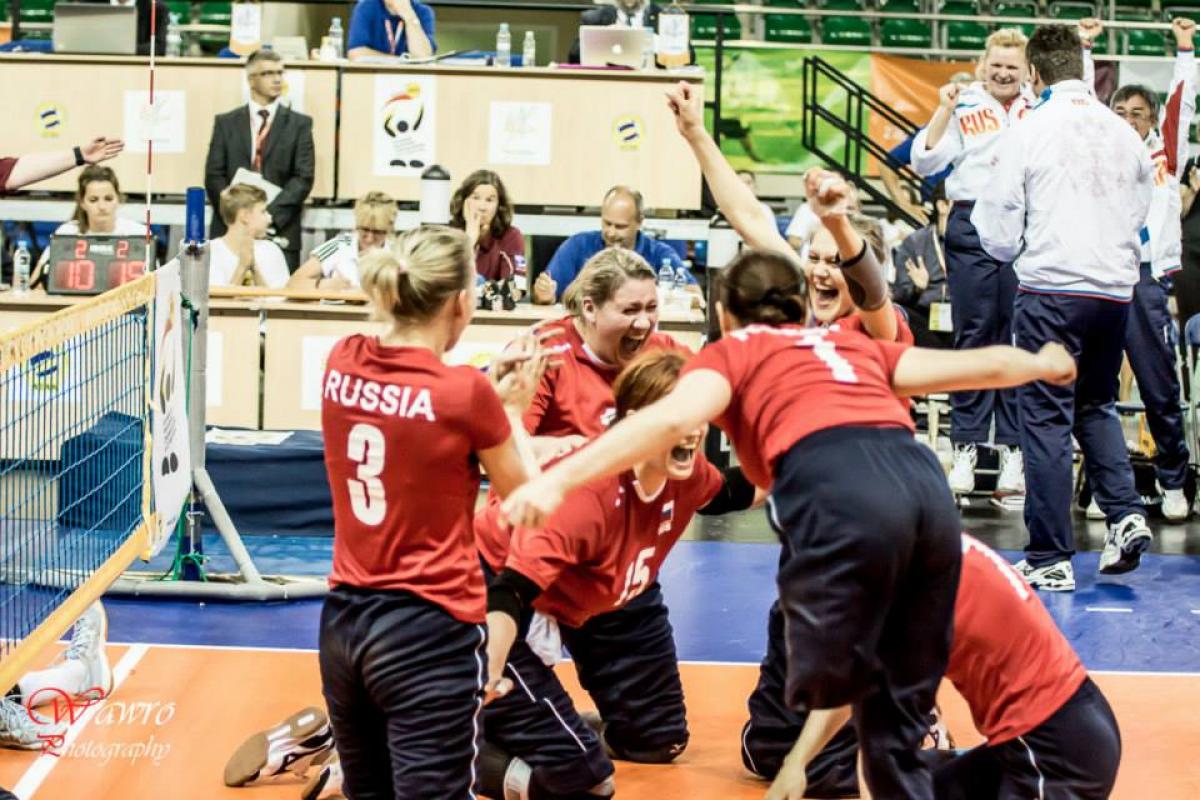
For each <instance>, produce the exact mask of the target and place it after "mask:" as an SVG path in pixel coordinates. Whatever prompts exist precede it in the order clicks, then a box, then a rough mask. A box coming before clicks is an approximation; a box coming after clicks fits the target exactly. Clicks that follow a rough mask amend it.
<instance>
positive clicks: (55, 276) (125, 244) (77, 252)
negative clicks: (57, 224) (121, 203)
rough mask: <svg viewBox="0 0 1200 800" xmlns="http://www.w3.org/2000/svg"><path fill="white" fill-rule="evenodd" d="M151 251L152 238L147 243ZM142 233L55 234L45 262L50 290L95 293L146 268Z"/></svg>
mask: <svg viewBox="0 0 1200 800" xmlns="http://www.w3.org/2000/svg"><path fill="white" fill-rule="evenodd" d="M150 251H151V256H153V253H154V245H153V242H152V243H151V246H150ZM145 256H146V240H145V239H144V238H142V237H141V236H54V237H51V239H50V259H49V263H48V264H47V287H46V291H47V292H48V293H49V294H77V295H95V294H101V293H103V292H106V291H108V290H109V289H112V288H113V287H114V286H120V285H121V284H123V283H128V282H129V281H131V280H134V279H135V278H140V277H141V276H142V275H144V274H145V272H146V259H145Z"/></svg>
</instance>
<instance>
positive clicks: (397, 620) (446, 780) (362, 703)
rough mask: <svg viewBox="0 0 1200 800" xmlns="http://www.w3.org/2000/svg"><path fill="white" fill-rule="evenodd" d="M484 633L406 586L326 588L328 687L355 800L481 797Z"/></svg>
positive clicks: (324, 668) (324, 674)
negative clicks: (478, 768)
mask: <svg viewBox="0 0 1200 800" xmlns="http://www.w3.org/2000/svg"><path fill="white" fill-rule="evenodd" d="M485 638H486V630H485V628H484V627H483V626H482V625H472V624H469V623H465V622H460V621H459V620H457V619H455V618H454V617H452V616H450V614H448V613H447V612H446V611H445V610H444V609H442V608H440V607H439V606H436V605H433V604H432V603H429V602H428V601H426V600H424V599H421V598H419V597H416V596H414V595H412V594H409V593H407V592H381V591H375V590H366V589H354V588H348V587H338V588H335V589H333V590H331V591H330V592H329V595H328V596H327V597H326V598H325V605H324V607H323V608H322V610H321V638H320V664H321V684H322V687H323V689H324V694H325V704H326V707H327V708H328V710H329V721H330V724H331V725H332V727H333V735H334V740H335V741H336V742H337V749H338V754H339V755H340V756H341V762H342V771H343V774H344V776H345V777H344V787H345V788H344V792H345V794H346V797H347V798H349V800H377V798H395V799H396V800H425V798H428V800H460V798H473V797H475V787H474V785H473V783H474V781H475V774H476V772H475V760H476V758H477V757H478V754H479V747H480V744H481V742H482V736H481V733H482V731H481V719H480V717H481V714H480V710H481V708H482V705H483V685H484V679H485V673H486V670H487V656H486V653H485V650H484V641H485Z"/></svg>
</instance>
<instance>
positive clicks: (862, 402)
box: [503, 140, 1075, 797]
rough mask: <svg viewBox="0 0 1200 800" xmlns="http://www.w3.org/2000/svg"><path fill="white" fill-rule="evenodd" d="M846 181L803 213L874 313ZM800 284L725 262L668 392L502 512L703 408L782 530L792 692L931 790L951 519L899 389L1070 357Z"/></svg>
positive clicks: (521, 518) (899, 781)
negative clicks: (853, 321)
mask: <svg viewBox="0 0 1200 800" xmlns="http://www.w3.org/2000/svg"><path fill="white" fill-rule="evenodd" d="M709 141H711V140H709ZM850 191H851V190H850V187H848V186H847V185H846V184H845V183H844V182H842V181H840V180H839V179H837V178H834V177H822V178H821V186H820V187H819V190H818V191H817V192H815V197H816V198H817V200H818V201H819V205H818V207H817V208H815V209H814V210H816V211H817V212H818V214H819V215H820V216H821V218H822V222H823V224H824V225H825V227H826V228H827V229H828V230H829V231H830V233H831V234H832V235H833V237H834V238H835V240H836V241H837V243H838V249H839V253H840V254H841V256H842V272H843V274H844V275H845V276H846V277H847V279H848V280H849V281H850V284H851V287H852V292H853V293H854V294H855V300H856V303H857V304H858V305H859V307H860V308H867V309H871V308H878V307H880V304H881V303H880V300H881V298H882V297H883V296H884V294H885V292H886V286H885V285H884V283H883V281H882V276H881V275H880V270H879V265H878V262H877V260H876V258H875V257H874V255H873V254H872V253H871V251H870V249H869V248H867V247H865V244H864V242H863V240H862V238H861V236H859V235H858V233H857V232H855V231H854V229H853V228H852V227H851V226H850V224H849V222H848V220H847V219H846V215H845V212H844V210H843V209H844V208H845V206H846V198H847V197H848V195H849V192H850ZM804 283H805V281H804V277H803V275H802V273H800V272H798V271H797V270H796V269H795V268H794V266H793V265H792V263H791V262H790V261H789V260H788V259H786V258H785V257H783V256H780V255H776V254H771V253H760V252H754V251H750V252H747V253H744V254H743V255H741V256H740V257H739V258H737V259H735V261H734V263H733V264H731V265H730V266H729V267H727V268H726V270H725V275H724V276H723V279H722V281H721V283H720V288H719V291H718V303H719V309H718V312H719V316H720V320H721V327H722V330H723V332H724V333H725V334H726V336H725V337H724V338H723V339H722V340H721V341H719V342H717V343H716V344H714V345H711V346H710V347H708V348H707V349H705V350H704V351H703V352H702V353H701V354H700V355H699V356H698V357H697V358H695V359H693V360H692V361H691V362H690V363H689V364H688V365H687V366H686V367H685V369H684V375H683V377H682V378H681V380H680V382H679V384H678V385H677V386H676V387H675V388H674V389H673V390H672V391H671V392H670V393H669V394H668V395H667V396H666V397H664V398H662V399H661V400H659V401H658V402H656V403H654V404H652V405H651V406H649V407H647V408H644V409H642V410H640V411H639V413H637V414H635V415H633V416H630V417H628V418H626V419H624V420H622V421H621V422H620V423H618V424H617V425H616V426H614V427H613V428H612V429H610V430H609V431H608V432H607V433H605V434H604V435H602V436H601V437H599V438H598V439H597V440H595V441H594V442H592V443H590V444H589V445H588V447H587V448H586V453H582V452H581V453H576V454H574V455H572V456H569V457H567V458H566V459H564V460H563V461H561V462H559V463H558V464H556V465H555V466H554V467H553V468H551V469H550V470H549V471H548V472H546V473H543V474H542V475H541V476H539V477H537V478H534V479H532V480H531V481H530V482H529V483H527V484H525V485H523V486H522V487H520V488H519V489H517V490H516V492H514V493H513V495H512V496H511V497H509V499H508V500H507V501H505V503H504V504H503V511H504V515H505V516H506V517H507V519H508V520H509V521H510V522H511V523H513V524H515V525H522V526H527V527H534V526H539V525H541V524H543V523H544V521H545V519H546V517H547V516H548V514H549V513H550V512H552V511H553V510H554V509H555V508H557V507H558V506H559V504H560V503H561V502H562V498H563V496H564V493H565V492H567V491H569V490H571V489H574V488H575V487H578V486H580V485H583V484H585V483H589V482H591V481H593V480H595V479H597V478H599V477H601V476H604V475H611V474H614V473H616V472H619V471H621V470H623V469H627V468H628V467H629V466H631V465H632V464H635V463H638V462H639V461H640V460H642V459H644V458H646V457H648V456H649V455H651V454H653V453H656V452H659V451H661V450H663V449H665V448H667V447H670V446H672V445H673V444H674V443H675V442H678V441H679V440H680V439H681V438H682V437H683V436H685V435H687V434H688V433H689V432H690V431H692V430H694V429H695V428H696V427H697V426H699V425H701V424H703V423H705V422H708V421H712V420H715V421H716V422H717V423H718V424H719V425H720V426H721V427H722V428H723V429H724V430H725V431H726V433H727V434H729V436H730V438H731V440H732V441H733V444H734V447H735V449H736V450H737V452H738V455H739V460H740V463H741V464H742V468H743V469H744V470H745V473H746V476H747V477H748V478H750V479H751V480H752V481H753V482H754V484H755V485H757V486H759V487H762V488H764V489H765V488H768V487H769V488H770V489H771V491H772V503H771V514H770V518H771V521H772V524H773V525H774V527H775V528H776V530H777V532H779V534H780V536H781V538H783V539H784V540H785V554H786V561H785V563H784V564H783V566H782V568H781V570H780V575H779V579H778V581H779V588H780V597H781V604H782V608H783V611H784V616H785V619H786V622H787V636H788V644H789V648H788V652H789V655H790V658H789V663H788V678H787V686H786V700H787V702H788V705H789V706H791V707H798V708H802V709H814V708H817V709H820V708H831V707H836V706H841V705H846V704H848V703H854V704H855V705H856V724H857V728H858V733H859V739H860V741H862V742H865V743H866V744H865V752H864V755H865V765H866V775H867V780H868V783H869V785H870V786H871V788H872V790H874V791H876V792H878V793H880V794H883V795H897V796H908V797H930V796H931V792H932V789H931V786H930V780H929V774H928V771H927V770H926V769H924V768H923V766H922V765H921V764H920V763H919V761H918V759H917V757H916V749H917V745H918V744H919V742H920V740H921V738H922V737H923V736H924V735H925V733H926V730H927V727H926V726H925V725H923V724H922V720H923V719H924V714H925V713H926V712H927V711H928V710H929V709H931V708H932V707H933V703H934V693H935V691H936V689H937V685H938V681H939V680H940V678H941V675H942V673H943V672H944V669H945V665H946V657H947V654H948V649H949V634H950V623H951V615H952V611H953V605H954V592H955V588H956V586H957V580H958V569H959V562H960V554H959V547H958V535H959V533H958V532H959V520H958V514H957V512H956V510H955V506H954V501H953V498H952V497H951V496H950V494H949V492H948V491H947V488H946V482H945V478H944V476H943V474H942V471H941V467H940V465H939V464H938V463H937V459H936V458H935V457H934V455H933V454H932V452H930V451H929V449H928V448H926V447H924V446H923V445H921V444H919V443H917V442H916V441H915V440H914V439H913V437H912V422H911V419H910V417H909V415H908V413H907V411H906V410H905V408H904V406H903V404H902V403H901V401H900V400H899V399H898V398H897V397H896V395H897V394H900V395H910V394H916V393H926V392H930V391H948V390H953V389H959V388H998V387H1003V386H1013V385H1017V384H1020V383H1023V382H1026V381H1031V380H1047V381H1050V382H1057V383H1065V382H1069V381H1071V380H1073V379H1074V375H1075V365H1074V362H1073V361H1072V359H1071V357H1070V356H1069V354H1068V353H1067V352H1066V351H1065V350H1064V349H1063V348H1061V347H1058V346H1054V345H1048V346H1047V347H1046V348H1044V349H1043V350H1042V351H1041V352H1039V353H1038V354H1032V353H1026V352H1024V351H1020V350H1017V349H1015V348H1011V347H1004V346H995V347H990V348H984V349H980V350H975V351H971V352H953V353H951V352H946V351H926V350H921V349H920V348H912V347H909V346H907V345H902V344H896V343H891V342H879V341H872V340H870V339H867V338H866V337H864V336H862V335H861V334H859V333H857V332H852V331H843V330H832V329H826V330H821V329H811V328H804V327H802V326H801V323H802V322H803V320H804V317H805V312H806V308H805V286H804Z"/></svg>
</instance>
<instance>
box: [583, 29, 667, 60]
mask: <svg viewBox="0 0 1200 800" xmlns="http://www.w3.org/2000/svg"><path fill="white" fill-rule="evenodd" d="M653 37H654V32H653V31H650V30H647V29H645V28H618V27H612V26H608V25H580V26H579V63H580V64H581V65H582V66H585V67H609V66H617V67H632V68H634V69H641V68H642V53H643V52H645V50H646V49H647V48H649V47H652V46H653V41H654V39H653Z"/></svg>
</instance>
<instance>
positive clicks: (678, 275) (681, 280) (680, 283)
mask: <svg viewBox="0 0 1200 800" xmlns="http://www.w3.org/2000/svg"><path fill="white" fill-rule="evenodd" d="M687 286H688V271H687V269H686V268H685V267H679V268H677V269H676V270H675V285H674V288H675V299H676V300H682V299H683V298H684V297H686V296H687Z"/></svg>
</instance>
